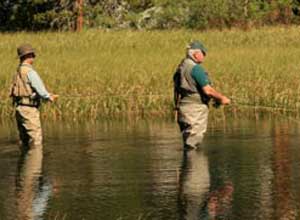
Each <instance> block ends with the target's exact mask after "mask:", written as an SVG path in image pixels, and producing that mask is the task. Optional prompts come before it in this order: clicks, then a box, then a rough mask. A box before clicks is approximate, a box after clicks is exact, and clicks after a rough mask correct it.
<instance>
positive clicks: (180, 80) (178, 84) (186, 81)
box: [173, 58, 210, 104]
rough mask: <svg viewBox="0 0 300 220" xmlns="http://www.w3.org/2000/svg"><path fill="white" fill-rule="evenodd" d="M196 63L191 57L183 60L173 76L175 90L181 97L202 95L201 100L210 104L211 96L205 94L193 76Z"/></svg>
mask: <svg viewBox="0 0 300 220" xmlns="http://www.w3.org/2000/svg"><path fill="white" fill-rule="evenodd" d="M195 65H197V64H196V63H195V62H194V61H193V60H192V59H190V58H185V59H184V60H183V61H182V62H181V64H180V65H179V66H178V68H177V70H176V72H175V74H174V77H173V80H174V86H175V90H176V91H177V92H178V93H179V94H180V96H181V98H184V97H188V96H190V97H195V96H200V100H201V101H202V102H203V103H204V104H208V102H209V100H210V98H209V97H208V96H207V95H205V94H204V92H203V90H202V88H200V86H199V85H198V84H197V82H196V81H195V80H194V78H193V77H192V69H193V68H194V66H195Z"/></svg>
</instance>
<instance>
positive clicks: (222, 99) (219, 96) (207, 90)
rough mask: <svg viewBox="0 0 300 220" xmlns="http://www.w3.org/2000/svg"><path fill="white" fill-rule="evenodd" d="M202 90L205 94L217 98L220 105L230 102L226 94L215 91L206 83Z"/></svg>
mask: <svg viewBox="0 0 300 220" xmlns="http://www.w3.org/2000/svg"><path fill="white" fill-rule="evenodd" d="M202 90H203V92H204V93H205V94H206V95H208V96H210V97H212V98H214V99H216V100H218V101H219V102H220V103H221V104H222V105H228V104H230V99H228V98H227V97H226V96H224V95H223V94H221V93H219V92H218V91H216V90H215V89H214V88H213V87H211V86H210V85H206V86H204V87H202Z"/></svg>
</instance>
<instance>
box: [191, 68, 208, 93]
mask: <svg viewBox="0 0 300 220" xmlns="http://www.w3.org/2000/svg"><path fill="white" fill-rule="evenodd" d="M192 77H193V79H194V80H195V81H196V82H197V83H198V84H199V86H200V87H201V88H202V87H204V86H206V85H209V84H210V81H209V78H208V76H207V74H206V73H205V71H204V69H203V68H202V67H201V66H200V65H195V66H194V67H193V69H192Z"/></svg>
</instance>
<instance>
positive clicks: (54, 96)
mask: <svg viewBox="0 0 300 220" xmlns="http://www.w3.org/2000/svg"><path fill="white" fill-rule="evenodd" d="M58 97H59V95H56V94H50V98H49V100H50V102H54V101H55V100H56V99H57V98H58Z"/></svg>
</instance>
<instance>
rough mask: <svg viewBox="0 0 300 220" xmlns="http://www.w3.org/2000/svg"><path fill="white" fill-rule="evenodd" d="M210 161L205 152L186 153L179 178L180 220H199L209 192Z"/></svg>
mask: <svg viewBox="0 0 300 220" xmlns="http://www.w3.org/2000/svg"><path fill="white" fill-rule="evenodd" d="M209 182H210V177H209V170H208V160H207V157H206V155H205V153H204V152H203V151H184V154H183V160H182V167H181V172H180V176H179V196H178V208H179V215H180V220H194V219H195V220H196V219H197V220H198V219H199V218H200V217H201V216H202V215H203V213H201V204H203V202H204V201H205V200H206V197H207V195H208V191H209V185H210V184H209Z"/></svg>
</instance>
